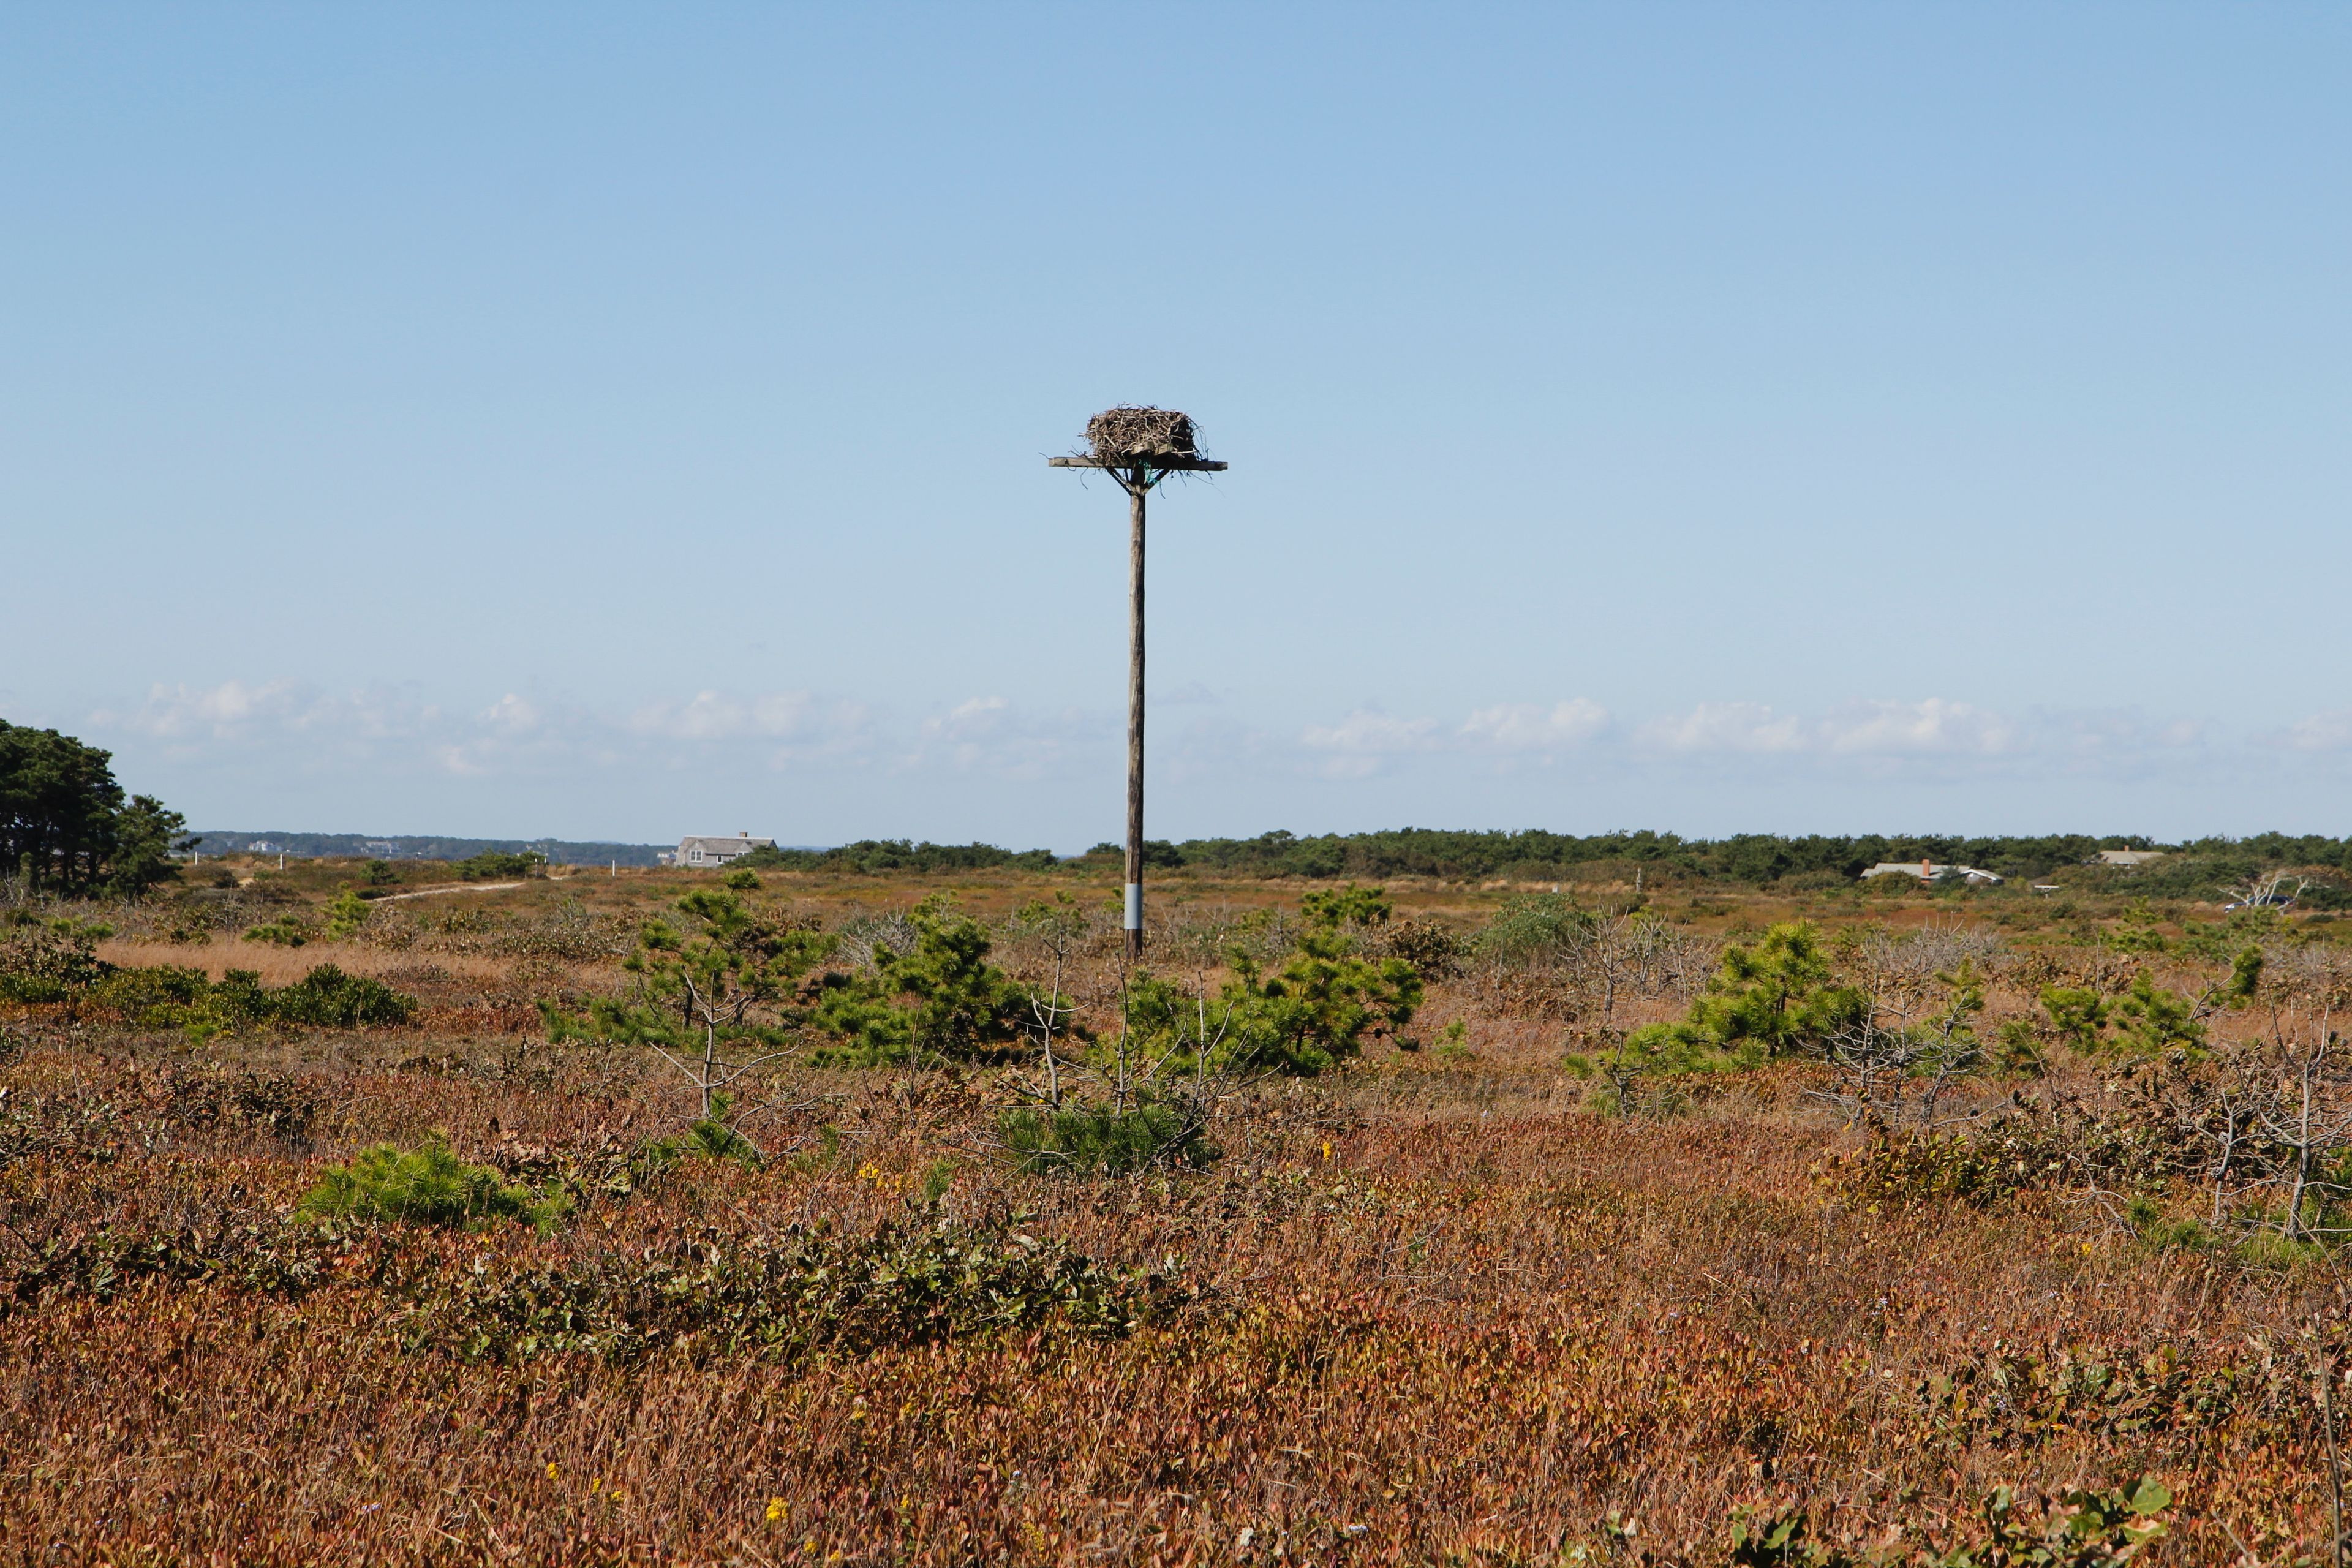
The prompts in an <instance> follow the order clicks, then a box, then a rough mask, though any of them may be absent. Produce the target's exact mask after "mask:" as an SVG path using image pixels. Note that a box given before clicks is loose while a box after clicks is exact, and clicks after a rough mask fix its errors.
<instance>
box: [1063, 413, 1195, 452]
mask: <svg viewBox="0 0 2352 1568" xmlns="http://www.w3.org/2000/svg"><path fill="white" fill-rule="evenodd" d="M1087 443H1088V444H1089V445H1090V446H1091V447H1093V448H1094V457H1095V460H1096V461H1097V462H1101V463H1129V462H1133V461H1135V460H1137V459H1138V458H1142V459H1146V460H1149V459H1150V458H1197V457H1199V456H1200V455H1201V449H1200V447H1197V446H1195V445H1194V444H1193V439H1192V416H1191V415H1189V414H1179V413H1177V412H1176V411H1175V410H1174V409H1172V408H1137V407H1132V406H1129V405H1125V404H1122V405H1119V406H1118V407H1117V408H1106V409H1104V410H1103V411H1102V412H1101V413H1100V414H1097V415H1096V416H1094V417H1093V418H1091V419H1089V420H1087Z"/></svg>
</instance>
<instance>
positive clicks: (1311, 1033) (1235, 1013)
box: [1154, 883, 1423, 1078]
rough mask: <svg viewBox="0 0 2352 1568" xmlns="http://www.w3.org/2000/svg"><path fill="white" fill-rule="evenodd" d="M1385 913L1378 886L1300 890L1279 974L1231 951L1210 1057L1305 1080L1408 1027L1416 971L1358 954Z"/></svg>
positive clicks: (1418, 990) (1416, 993)
mask: <svg viewBox="0 0 2352 1568" xmlns="http://www.w3.org/2000/svg"><path fill="white" fill-rule="evenodd" d="M1389 909H1390V906H1389V902H1388V900H1387V899H1386V898H1385V897H1384V896H1383V894H1382V890H1381V889H1379V888H1360V887H1358V886H1356V885H1355V884H1353V883H1350V884H1349V885H1348V886H1346V887H1344V888H1340V889H1335V890H1333V891H1331V892H1328V893H1309V894H1307V897H1306V898H1304V899H1302V900H1299V912H1300V913H1301V914H1302V915H1303V916H1305V917H1306V926H1305V929H1304V930H1302V931H1300V932H1299V934H1298V946H1297V952H1294V953H1293V954H1292V955H1291V957H1290V959H1289V961H1288V962H1287V963H1285V964H1284V965H1283V966H1282V968H1281V969H1279V970H1278V971H1276V973H1273V974H1271V975H1268V974H1266V973H1265V972H1264V970H1263V969H1262V968H1261V967H1260V966H1259V964H1258V963H1257V961H1256V959H1255V956H1254V955H1252V954H1249V953H1245V952H1235V953H1234V954H1233V955H1232V960H1233V967H1234V979H1233V980H1232V981H1231V982H1229V983H1228V984H1226V986H1225V988H1224V990H1223V992H1222V993H1221V994H1219V996H1218V999H1217V1005H1218V1008H1219V1009H1220V1010H1221V1016H1222V1018H1223V1026H1224V1035H1225V1038H1224V1043H1223V1046H1222V1047H1220V1048H1219V1050H1218V1051H1217V1053H1216V1054H1217V1055H1218V1056H1220V1057H1221V1058H1223V1060H1224V1061H1225V1062H1227V1063H1230V1064H1231V1065H1233V1066H1235V1067H1239V1068H1255V1069H1260V1070H1270V1071H1274V1072H1279V1073H1285V1074H1288V1075H1292V1076H1296V1077H1301V1078H1311V1077H1313V1076H1315V1075H1317V1074H1318V1073H1322V1072H1327V1071H1328V1070H1329V1069H1330V1068H1334V1067H1336V1066H1338V1065H1339V1063H1341V1062H1343V1061H1346V1060H1349V1058H1354V1057H1356V1056H1359V1055H1360V1054H1362V1051H1363V1043H1364V1041H1365V1039H1366V1038H1367V1037H1371V1038H1379V1037H1384V1036H1393V1035H1394V1034H1395V1033H1396V1032H1397V1031H1398V1030H1401V1029H1402V1028H1403V1027H1404V1026H1406V1025H1407V1024H1409V1023H1411V1022H1412V1016H1413V1014H1414V1013H1415V1012H1416V1011H1417V1010H1418V1009H1419V1008H1420V1006H1421V1001H1422V995H1423V986H1422V979H1421V972H1420V971H1419V970H1418V969H1415V968H1414V967H1413V965H1412V963H1410V962H1408V961H1407V960H1405V959H1402V958H1394V957H1391V958H1378V957H1371V956H1368V955H1367V954H1365V953H1364V952H1362V951H1361V944H1360V941H1359V933H1360V931H1364V930H1365V929H1367V928H1370V927H1375V926H1378V925H1380V924H1381V923H1383V922H1385V921H1387V920H1388V918H1389ZM1170 995H1171V997H1172V993H1171V994H1170ZM1154 1005H1161V1006H1163V1007H1171V1008H1172V1005H1173V1003H1172V1002H1171V1001H1170V1000H1169V999H1168V998H1162V1000H1161V1001H1160V1003H1158V1004H1154Z"/></svg>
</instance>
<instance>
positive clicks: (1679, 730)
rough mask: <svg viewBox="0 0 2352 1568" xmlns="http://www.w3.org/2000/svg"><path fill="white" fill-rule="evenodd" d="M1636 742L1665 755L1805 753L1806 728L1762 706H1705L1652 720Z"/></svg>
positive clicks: (1706, 704) (1800, 722) (1732, 703)
mask: <svg viewBox="0 0 2352 1568" xmlns="http://www.w3.org/2000/svg"><path fill="white" fill-rule="evenodd" d="M1634 738H1635V740H1636V741H1637V742H1638V743H1640V744H1641V745H1643V746H1644V747H1648V748H1651V749H1654V750H1656V751H1662V752H1801V751H1803V750H1804V749H1805V726H1804V722H1803V721H1801V720H1800V719H1798V718H1796V717H1794V716H1793V715H1789V714H1783V713H1779V712H1776V711H1774V710H1772V709H1771V708H1769V707H1767V706H1766V705H1764V704H1763V703H1760V702H1702V703H1700V704H1699V705H1698V706H1697V707H1696V708H1694V709H1692V710H1690V711H1689V712H1688V713H1684V714H1680V715H1677V716H1675V717H1674V718H1670V719H1653V720H1651V721H1649V722H1648V723H1646V724H1643V725H1642V726H1641V727H1640V728H1639V729H1638V730H1636V731H1634Z"/></svg>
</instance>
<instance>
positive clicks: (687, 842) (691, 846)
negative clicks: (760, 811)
mask: <svg viewBox="0 0 2352 1568" xmlns="http://www.w3.org/2000/svg"><path fill="white" fill-rule="evenodd" d="M775 843H776V841H775V840H774V839H772V838H752V837H747V836H745V835H743V834H740V833H689V834H688V835H687V836H686V837H683V838H681V839H679V840H678V841H677V852H678V853H679V854H681V855H684V854H688V853H689V852H691V851H693V850H696V849H699V850H702V851H703V852H704V853H706V854H708V853H709V851H711V850H713V849H724V850H726V851H728V852H729V853H730V854H734V855H743V854H748V853H750V852H751V850H754V849H770V848H773V847H775Z"/></svg>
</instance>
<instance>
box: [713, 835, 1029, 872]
mask: <svg viewBox="0 0 2352 1568" xmlns="http://www.w3.org/2000/svg"><path fill="white" fill-rule="evenodd" d="M1061 863H1062V861H1061V858H1060V857H1059V856H1057V855H1055V853H1054V852H1053V851H1052V850H1051V849H1021V850H1013V849H999V848H998V847H996V846H995V845H993V844H933V843H931V842H929V840H928V839H927V840H925V841H924V842H922V843H919V844H918V843H914V842H912V841H910V840H908V839H905V838H861V839H859V840H858V841H857V842H856V843H855V844H843V845H839V846H837V847H834V848H831V849H780V848H776V847H772V846H768V847H761V848H758V849H754V850H752V851H751V853H750V854H749V855H742V856H738V857H737V858H735V859H733V860H732V861H730V862H729V864H730V865H732V866H740V867H749V868H752V869H754V870H758V869H761V868H772V869H775V870H779V871H852V872H860V873H864V874H866V875H868V876H871V875H874V874H877V873H879V872H884V871H985V870H992V869H994V868H997V867H1000V866H1011V867H1015V868H1020V869H1024V870H1046V869H1050V868H1053V867H1055V866H1058V865H1060V864H1061Z"/></svg>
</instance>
